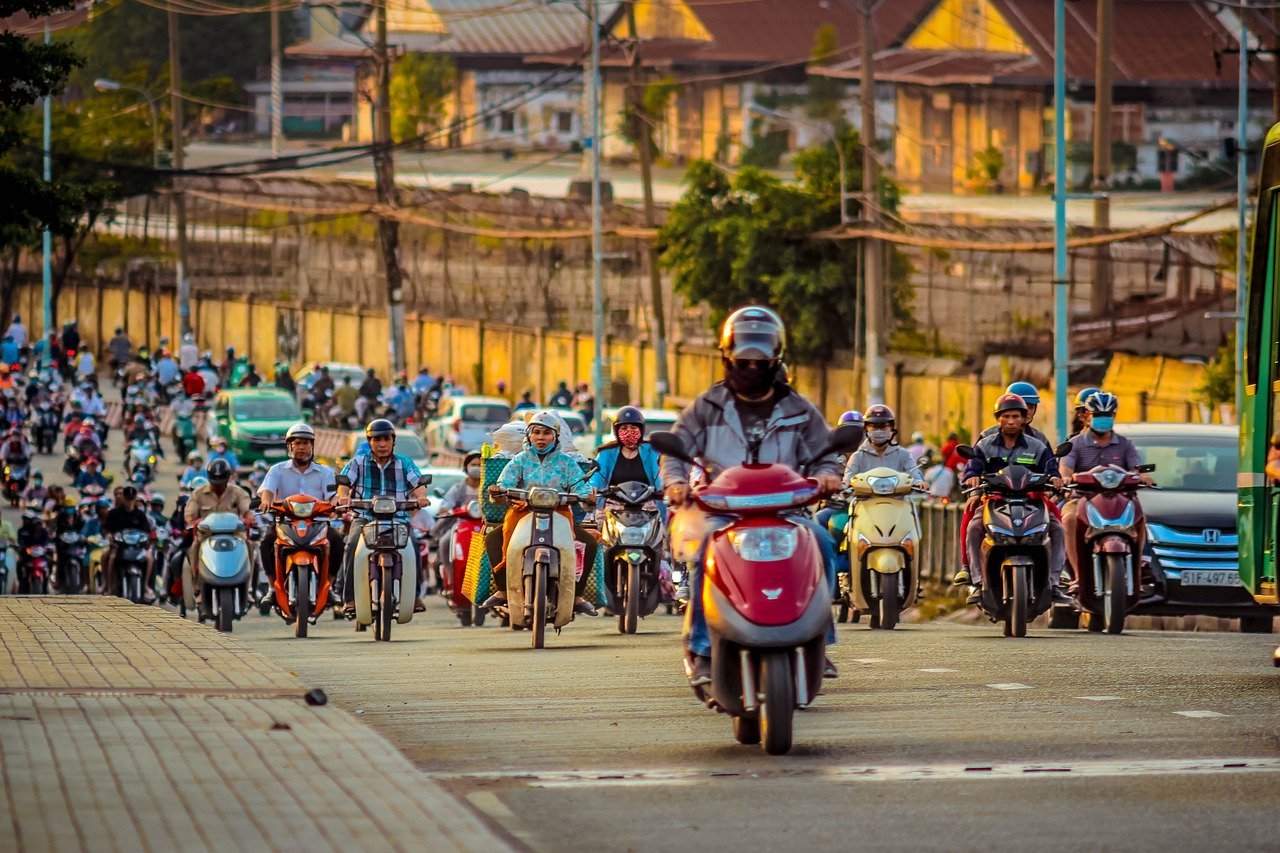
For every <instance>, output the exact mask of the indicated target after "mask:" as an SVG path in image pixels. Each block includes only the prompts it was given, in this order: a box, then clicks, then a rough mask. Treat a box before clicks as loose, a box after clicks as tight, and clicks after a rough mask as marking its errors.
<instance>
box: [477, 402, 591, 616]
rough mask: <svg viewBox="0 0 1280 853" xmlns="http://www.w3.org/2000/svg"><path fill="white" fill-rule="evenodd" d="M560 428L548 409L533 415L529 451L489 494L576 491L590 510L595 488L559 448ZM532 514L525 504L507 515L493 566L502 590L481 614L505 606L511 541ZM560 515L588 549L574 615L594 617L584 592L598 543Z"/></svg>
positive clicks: (509, 467)
mask: <svg viewBox="0 0 1280 853" xmlns="http://www.w3.org/2000/svg"><path fill="white" fill-rule="evenodd" d="M561 423H562V422H561V420H560V418H559V417H558V416H557V415H556V414H555V413H554V412H549V411H545V410H544V411H540V412H535V413H534V414H533V415H532V416H531V417H530V418H529V424H528V426H527V427H526V429H525V443H526V447H525V449H524V450H522V451H521V452H520V453H517V454H516V456H515V457H514V458H513V459H512V460H511V461H510V462H508V463H507V465H506V467H505V468H503V469H502V474H501V475H499V477H498V482H497V483H495V484H494V485H492V486H490V487H489V492H490V494H491V495H492V496H493V497H494V499H495V500H505V499H506V497H505V492H506V490H507V489H528V488H531V487H533V486H546V487H549V488H553V489H556V490H557V491H568V492H572V493H573V494H575V495H577V496H578V497H579V498H581V499H582V506H583V507H591V506H593V505H594V504H595V497H596V492H595V489H593V488H592V487H591V485H590V484H589V483H587V482H586V478H585V477H583V475H582V469H581V468H580V467H579V466H578V463H577V462H576V461H574V459H573V458H572V457H571V456H569V454H568V453H566V452H564V449H563V447H562V446H561V444H562V442H561V438H560V424H561ZM530 511H531V510H530V509H529V507H528V506H527V505H525V504H524V503H523V502H521V501H516V502H515V503H513V504H512V505H511V506H510V508H508V509H507V515H506V517H505V518H504V519H503V520H502V532H501V535H502V559H501V560H500V561H499V562H498V563H496V564H495V565H494V567H493V582H494V585H495V586H496V587H497V590H498V591H497V592H496V593H494V595H493V596H491V597H490V598H489V599H488V600H487V601H485V602H484V604H483V605H482V608H483V609H488V608H490V607H493V606H495V605H498V604H505V603H506V601H507V592H506V590H507V584H506V555H507V547H508V546H509V545H510V543H511V537H512V535H514V533H515V530H516V525H518V524H519V523H520V520H521V519H523V518H524V517H525V516H527V515H528V514H529V513H530ZM556 512H557V513H559V514H560V515H562V516H564V517H565V519H566V520H567V521H568V522H569V523H570V524H571V525H573V528H574V538H575V539H577V540H578V541H579V542H581V543H582V544H583V545H584V546H586V552H585V554H584V555H583V561H582V564H583V567H584V568H583V572H582V577H581V578H579V579H578V581H577V583H576V584H575V587H574V602H573V610H574V612H575V613H584V614H586V615H587V616H595V615H596V609H595V607H594V606H593V605H592V604H591V603H590V602H589V601H587V600H586V598H584V597H583V592H584V590H585V589H586V586H587V581H588V580H589V579H590V576H591V571H590V570H591V568H592V567H593V566H594V565H595V557H596V548H597V545H598V543H597V542H596V540H595V538H594V537H593V536H591V535H590V534H589V533H587V532H586V530H584V529H583V527H582V525H580V524H574V523H573V513H572V512H571V511H570V509H569V507H560V508H558V509H556ZM486 544H487V543H486Z"/></svg>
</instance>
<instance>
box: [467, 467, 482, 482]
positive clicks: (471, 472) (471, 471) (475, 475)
mask: <svg viewBox="0 0 1280 853" xmlns="http://www.w3.org/2000/svg"><path fill="white" fill-rule="evenodd" d="M467 476H468V477H470V478H471V479H473V480H479V479H480V466H479V465H468V466H467Z"/></svg>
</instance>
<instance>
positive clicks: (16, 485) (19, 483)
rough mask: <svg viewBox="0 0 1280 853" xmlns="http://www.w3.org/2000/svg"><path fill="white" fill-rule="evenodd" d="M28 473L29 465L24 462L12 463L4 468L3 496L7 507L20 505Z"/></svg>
mask: <svg viewBox="0 0 1280 853" xmlns="http://www.w3.org/2000/svg"><path fill="white" fill-rule="evenodd" d="M30 473H31V464H30V463H29V462H26V461H14V462H10V463H7V464H6V465H5V466H4V496H5V499H6V500H8V501H9V506H17V505H18V504H20V503H22V492H23V491H24V490H25V489H26V488H27V477H28V476H29V475H30Z"/></svg>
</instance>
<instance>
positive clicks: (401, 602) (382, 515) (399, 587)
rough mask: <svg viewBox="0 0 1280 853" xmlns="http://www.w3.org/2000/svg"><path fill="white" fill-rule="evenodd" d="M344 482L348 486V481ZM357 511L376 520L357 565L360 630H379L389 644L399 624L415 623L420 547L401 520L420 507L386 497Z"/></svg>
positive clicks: (362, 503)
mask: <svg viewBox="0 0 1280 853" xmlns="http://www.w3.org/2000/svg"><path fill="white" fill-rule="evenodd" d="M338 482H339V484H343V478H341V477H340V478H339V480H338ZM351 508H352V509H356V510H364V511H367V512H368V513H369V515H370V516H372V517H371V518H370V519H369V520H368V521H366V522H365V524H364V529H363V530H362V531H361V533H360V540H359V542H357V543H356V552H355V555H354V557H353V563H352V567H353V572H352V574H353V575H354V578H353V580H352V582H353V583H354V584H355V605H356V630H357V631H363V630H365V629H367V628H368V627H369V626H370V625H373V638H374V639H375V640H380V641H384V642H385V641H389V640H390V639H391V625H392V622H393V621H395V622H399V623H400V624H401V625H404V624H407V623H408V622H409V621H411V620H412V619H413V602H414V597H413V592H414V590H415V589H416V588H417V583H418V580H417V577H416V573H415V572H414V571H413V565H414V559H415V554H414V547H415V546H414V543H413V537H411V536H410V535H409V522H407V521H403V520H401V519H400V518H397V515H398V514H399V513H407V512H413V511H414V510H416V509H417V508H418V504H417V503H416V502H414V501H397V500H396V499H394V498H391V497H386V496H382V497H376V498H372V499H369V500H359V499H357V500H352V501H351Z"/></svg>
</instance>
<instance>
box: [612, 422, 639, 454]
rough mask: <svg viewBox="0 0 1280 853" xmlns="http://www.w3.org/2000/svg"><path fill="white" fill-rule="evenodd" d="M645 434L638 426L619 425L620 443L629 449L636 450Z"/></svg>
mask: <svg viewBox="0 0 1280 853" xmlns="http://www.w3.org/2000/svg"><path fill="white" fill-rule="evenodd" d="M643 435H644V434H643V433H642V432H641V431H640V427H638V426H631V425H627V426H620V427H618V443H619V444H621V445H622V446H623V447H625V448H627V449H628V450H635V449H636V448H637V447H639V446H640V439H641V437H642V436H643Z"/></svg>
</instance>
